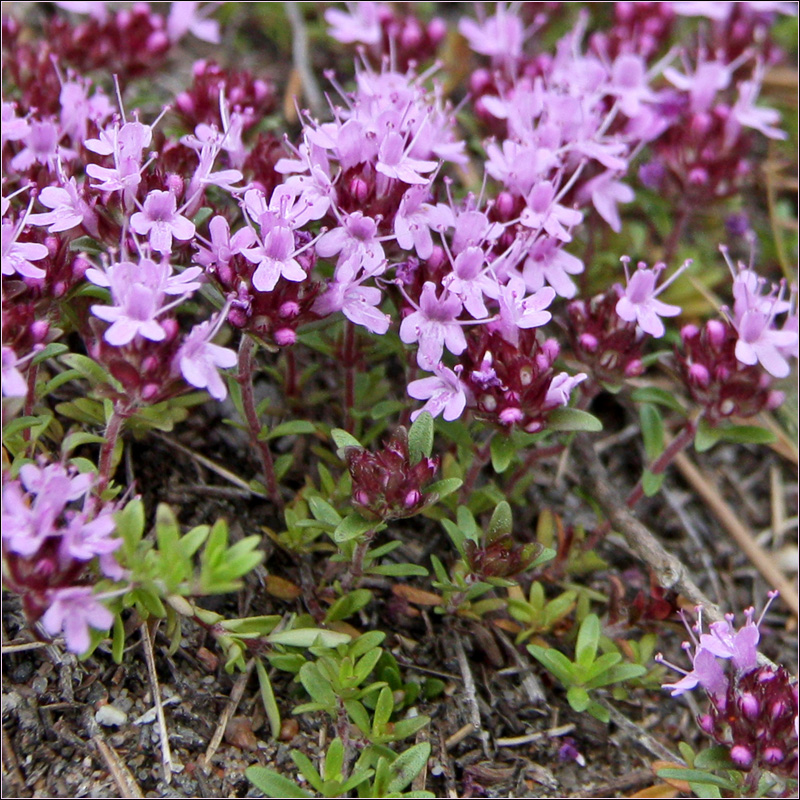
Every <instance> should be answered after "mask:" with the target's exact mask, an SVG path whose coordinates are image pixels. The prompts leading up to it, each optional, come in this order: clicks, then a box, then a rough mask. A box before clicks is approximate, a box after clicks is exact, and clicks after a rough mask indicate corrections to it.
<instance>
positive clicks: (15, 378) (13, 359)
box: [2, 347, 28, 397]
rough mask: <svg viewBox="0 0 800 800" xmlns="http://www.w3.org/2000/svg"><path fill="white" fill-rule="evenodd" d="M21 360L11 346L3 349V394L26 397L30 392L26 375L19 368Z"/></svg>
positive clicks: (5, 395)
mask: <svg viewBox="0 0 800 800" xmlns="http://www.w3.org/2000/svg"><path fill="white" fill-rule="evenodd" d="M19 364H20V360H19V359H18V358H17V354H16V353H15V352H14V350H13V349H12V348H11V347H4V348H3V350H2V369H3V381H2V382H3V396H4V397H25V395H27V394H28V382H27V381H26V380H25V376H24V375H23V374H22V373H21V372H20V371H19V370H18V369H17V367H18V366H19Z"/></svg>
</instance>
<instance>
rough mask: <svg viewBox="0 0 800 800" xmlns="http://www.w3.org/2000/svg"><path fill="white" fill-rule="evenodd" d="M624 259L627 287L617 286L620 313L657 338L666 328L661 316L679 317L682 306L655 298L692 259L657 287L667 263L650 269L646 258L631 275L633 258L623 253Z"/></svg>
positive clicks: (618, 311)
mask: <svg viewBox="0 0 800 800" xmlns="http://www.w3.org/2000/svg"><path fill="white" fill-rule="evenodd" d="M621 261H622V263H623V265H624V267H625V278H626V280H627V284H628V285H627V286H626V288H625V289H624V290H623V289H622V287H621V286H620V285H619V284H617V286H616V289H617V294H618V295H619V301H618V302H617V306H616V311H617V315H618V316H619V317H620V319H623V320H625V322H636V324H637V325H638V326H639V327H640V328H641V329H642V330H643V331H644V332H645V333H649V334H650V335H651V336H655V337H656V338H659V337H661V336H663V335H664V333H665V328H664V323H663V322H662V321H661V319H660V317H676V316H678V314H680V313H681V308H680V306H673V305H669V304H667V303H663V302H662V301H661V300H658V299H656V298H657V297H658V295H659V294H661V292H663V291H664V289H666V288H667V286H669V285H670V284H671V283H672V281H674V280H675V278H677V277H678V275H680V274H681V273H682V272H683V271H684V270H685V269H687V268H688V266H689V265H690V264H691V261H687V262H686V263H685V264H684V265H683V266H682V267H680V268H679V269H678V270H676V271H675V273H674V274H673V275H672V277H670V278H669V280H667V281H666V282H665V283H662V284H661V286H660V287H659V288H658V289H656V283H657V282H658V276H659V274H660V273H661V272H662V271H663V270H664V269H665V268H666V264H656V265H655V266H654V267H653V269H647V265H646V264H645V263H644V262H639V265H638V269H637V270H636V272H634V273H633V275H632V276H631V275H629V274H628V263H629V262H630V259H629V258H628V257H627V256H624V257H623V258H622V259H621Z"/></svg>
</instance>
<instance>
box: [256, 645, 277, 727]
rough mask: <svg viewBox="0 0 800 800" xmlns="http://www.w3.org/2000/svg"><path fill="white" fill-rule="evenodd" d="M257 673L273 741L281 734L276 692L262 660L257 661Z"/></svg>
mask: <svg viewBox="0 0 800 800" xmlns="http://www.w3.org/2000/svg"><path fill="white" fill-rule="evenodd" d="M256 673H257V674H258V688H259V690H260V692H261V702H262V703H263V704H264V711H265V713H266V715H267V720H268V721H269V732H270V734H271V735H272V738H273V739H277V738H278V736H280V733H281V712H280V709H279V708H278V704H277V702H276V701H275V692H274V691H273V690H272V681H271V680H270V679H269V675H268V673H267V669H266V667H265V666H264V662H263V661H261V659H260V658H259V659H256Z"/></svg>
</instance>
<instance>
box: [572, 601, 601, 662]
mask: <svg viewBox="0 0 800 800" xmlns="http://www.w3.org/2000/svg"><path fill="white" fill-rule="evenodd" d="M599 643H600V619H599V617H598V616H597V614H587V615H586V617H585V618H584V620H583V622H582V623H581V627H580V630H579V631H578V641H577V642H576V643H575V661H576V663H578V664H580V665H581V666H582V667H583V668H584V669H586V668H588V667H589V666H591V664H592V662H593V661H594V657H595V655H596V654H597V645H598V644H599Z"/></svg>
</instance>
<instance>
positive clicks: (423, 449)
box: [408, 411, 433, 464]
mask: <svg viewBox="0 0 800 800" xmlns="http://www.w3.org/2000/svg"><path fill="white" fill-rule="evenodd" d="M432 451H433V417H432V416H431V414H430V412H429V411H423V412H422V413H421V414H420V415H419V416H418V417H417V418H416V419H415V420H414V422H413V423H412V425H411V427H410V428H409V429H408V453H409V457H410V460H411V463H412V464H416V463H417V462H418V461H420V460H421V459H423V458H430V455H431V452H432Z"/></svg>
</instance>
